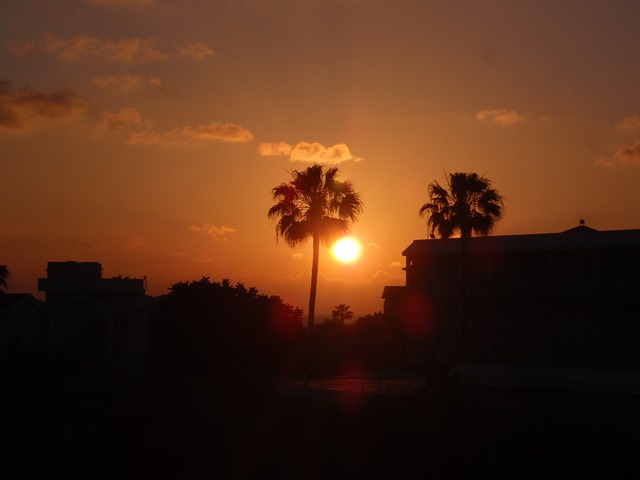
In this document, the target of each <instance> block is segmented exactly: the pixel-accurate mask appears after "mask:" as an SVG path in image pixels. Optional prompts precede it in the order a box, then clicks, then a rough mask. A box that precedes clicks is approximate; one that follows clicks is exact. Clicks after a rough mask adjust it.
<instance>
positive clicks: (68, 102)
mask: <svg viewBox="0 0 640 480" xmlns="http://www.w3.org/2000/svg"><path fill="white" fill-rule="evenodd" d="M85 109H86V104H85V102H84V101H82V100H81V99H80V98H79V97H78V95H77V94H76V93H75V92H74V91H73V90H52V91H38V90H34V89H32V88H22V89H15V90H14V89H12V88H11V84H10V83H9V82H7V81H0V128H5V129H10V130H15V131H26V130H30V129H31V128H33V127H34V126H36V125H37V124H39V123H40V122H42V121H43V120H49V121H64V120H68V119H70V118H73V117H75V116H77V115H78V114H79V113H81V112H83V111H84V110H85Z"/></svg>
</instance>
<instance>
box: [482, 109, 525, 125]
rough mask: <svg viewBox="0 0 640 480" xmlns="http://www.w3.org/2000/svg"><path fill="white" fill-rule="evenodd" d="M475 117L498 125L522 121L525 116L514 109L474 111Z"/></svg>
mask: <svg viewBox="0 0 640 480" xmlns="http://www.w3.org/2000/svg"><path fill="white" fill-rule="evenodd" d="M476 119H477V120H479V121H481V122H483V121H486V122H491V123H495V124H498V125H513V124H516V123H520V122H523V121H524V120H526V117H525V116H524V115H522V114H520V113H518V112H516V111H515V110H481V111H479V112H476Z"/></svg>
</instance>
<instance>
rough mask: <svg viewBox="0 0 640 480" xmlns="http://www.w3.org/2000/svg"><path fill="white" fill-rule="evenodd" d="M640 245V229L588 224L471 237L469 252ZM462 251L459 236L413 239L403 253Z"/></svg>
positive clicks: (623, 247)
mask: <svg viewBox="0 0 640 480" xmlns="http://www.w3.org/2000/svg"><path fill="white" fill-rule="evenodd" d="M630 248H640V229H635V230H608V231H598V230H594V229H592V228H589V227H587V226H585V225H580V226H578V227H575V228H572V229H570V230H567V231H565V232H561V233H540V234H528V235H499V236H488V237H471V238H469V239H468V243H467V251H468V252H469V253H494V252H525V251H528V252H534V251H557V250H599V249H630ZM457 253H460V238H450V239H423V240H414V241H413V243H411V245H409V246H408V247H407V248H406V249H405V250H404V251H403V252H402V254H403V255H404V256H419V255H445V254H457Z"/></svg>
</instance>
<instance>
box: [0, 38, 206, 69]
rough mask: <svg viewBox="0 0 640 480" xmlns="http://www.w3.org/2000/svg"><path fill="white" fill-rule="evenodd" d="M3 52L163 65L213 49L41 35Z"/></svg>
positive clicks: (146, 40) (200, 57)
mask: <svg viewBox="0 0 640 480" xmlns="http://www.w3.org/2000/svg"><path fill="white" fill-rule="evenodd" d="M7 51H9V52H10V53H12V54H14V55H17V56H20V57H24V56H27V55H29V54H30V53H32V52H34V51H41V52H44V53H47V54H49V55H53V56H55V57H56V58H58V59H59V60H62V61H65V62H76V61H79V60H81V59H83V58H97V59H101V60H105V61H107V62H111V63H124V64H144V63H149V62H163V61H166V60H169V59H170V58H175V57H178V56H182V57H188V58H191V59H193V60H204V59H205V58H206V57H209V56H212V55H214V53H215V52H214V51H213V49H211V48H210V47H208V46H206V45H204V44H202V43H200V42H194V43H190V44H187V45H185V46H182V47H181V46H172V47H168V46H166V45H164V44H163V42H161V41H160V40H159V39H157V38H153V37H150V38H124V39H118V40H112V39H102V38H99V37H91V36H87V35H78V36H75V37H71V38H68V39H63V38H57V37H56V36H54V35H51V34H44V35H43V36H42V37H40V38H39V39H37V40H26V41H23V40H15V41H13V42H10V43H9V44H8V45H7Z"/></svg>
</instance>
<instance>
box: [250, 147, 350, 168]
mask: <svg viewBox="0 0 640 480" xmlns="http://www.w3.org/2000/svg"><path fill="white" fill-rule="evenodd" d="M258 153H259V154H260V155H262V156H288V157H289V160H291V161H292V162H309V163H321V164H324V163H330V164H338V163H340V162H346V161H348V160H353V161H354V162H358V161H361V160H362V158H360V157H356V156H354V155H352V154H351V151H350V150H349V147H347V145H345V144H344V143H338V144H336V145H333V146H332V147H325V146H324V145H322V144H320V143H317V142H298V143H297V144H296V145H293V146H292V145H289V144H287V143H285V142H276V143H260V145H259V146H258Z"/></svg>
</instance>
